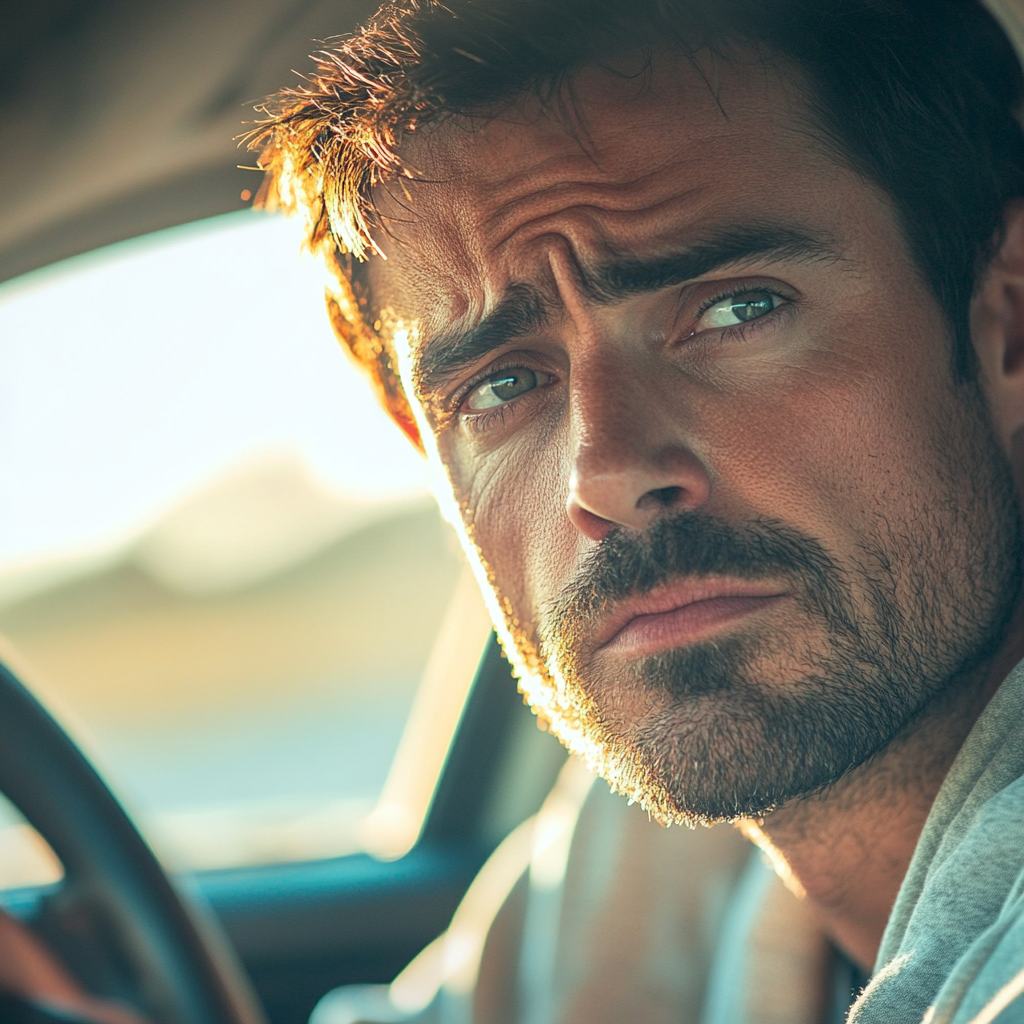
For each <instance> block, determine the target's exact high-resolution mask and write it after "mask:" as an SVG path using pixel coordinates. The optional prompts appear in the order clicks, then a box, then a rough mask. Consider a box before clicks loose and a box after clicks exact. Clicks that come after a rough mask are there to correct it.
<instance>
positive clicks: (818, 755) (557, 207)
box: [371, 57, 1020, 820]
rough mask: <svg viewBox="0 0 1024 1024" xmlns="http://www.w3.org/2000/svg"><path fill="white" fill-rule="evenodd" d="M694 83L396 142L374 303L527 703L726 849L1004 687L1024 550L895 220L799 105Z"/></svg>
mask: <svg viewBox="0 0 1024 1024" xmlns="http://www.w3.org/2000/svg"><path fill="white" fill-rule="evenodd" d="M701 72H702V74H701V73H698V71H697V70H695V69H694V68H693V67H691V65H690V64H688V63H687V62H685V61H683V60H675V59H672V58H671V57H662V58H659V59H658V60H656V61H655V63H654V70H653V74H652V75H651V77H650V79H649V80H648V79H646V78H643V77H641V78H637V77H627V76H622V75H618V76H617V75H612V74H609V73H606V72H603V71H597V70H595V71H592V72H587V73H584V74H582V75H581V76H579V78H578V79H577V81H576V83H575V102H576V108H577V112H578V114H579V119H578V120H572V119H567V117H566V116H565V113H564V108H559V109H557V110H554V111H547V112H546V111H544V110H543V109H541V108H539V107H538V106H537V105H536V104H530V103H525V102H524V104H523V105H522V106H520V107H519V108H517V109H516V110H514V111H512V112H510V113H508V114H505V115H503V116H501V117H499V118H497V119H494V120H491V121H488V122H482V123H481V124H480V125H475V126H466V125H448V126H446V127H443V128H441V129H438V130H436V131H433V132H430V133H428V134H426V135H425V136H423V137H421V138H419V139H417V140H415V142H414V143H409V144H408V146H407V148H406V150H405V152H404V155H405V157H406V159H407V162H408V164H410V165H412V166H414V167H416V168H417V170H418V171H419V172H420V179H421V180H419V181H417V182H414V183H407V184H405V185H404V186H402V187H399V186H398V185H397V184H395V185H392V186H391V187H389V188H388V189H386V190H382V192H381V195H380V207H381V209H382V210H383V212H384V214H385V215H386V217H388V229H389V237H388V238H387V239H386V240H385V243H384V246H383V247H384V250H385V252H386V255H387V257H388V259H387V261H386V262H384V261H379V260H378V261H374V264H373V266H372V267H371V283H372V290H373V293H374V296H375V298H376V299H377V300H378V302H379V303H380V304H381V305H382V306H386V307H388V309H389V313H388V316H387V317H386V318H385V319H390V320H392V321H395V322H398V323H400V324H401V325H403V326H404V328H406V330H405V331H399V332H397V334H396V339H397V343H398V344H401V345H404V346H405V348H404V349H403V351H402V352H401V353H400V361H401V362H402V365H403V380H404V383H405V386H406V388H407V390H408V391H409V393H410V394H411V395H412V396H413V398H414V402H416V403H418V408H419V409H420V411H421V413H422V418H423V422H424V424H427V425H429V429H430V431H431V433H432V435H433V438H434V441H435V442H436V451H435V455H436V457H438V458H439V459H440V460H441V462H442V463H443V465H444V467H445V469H446V470H447V475H448V479H449V480H450V485H451V488H452V491H453V494H454V497H455V499H456V500H457V502H458V505H459V508H460V509H461V515H462V518H463V521H464V523H465V526H466V533H467V537H468V538H469V539H470V540H471V543H472V546H473V551H474V553H475V555H476V557H478V558H479V559H480V560H481V563H482V565H483V566H484V567H485V568H486V570H487V572H488V574H489V578H490V579H491V580H492V582H493V585H494V588H495V591H496V593H497V595H498V597H499V603H498V605H500V609H501V614H502V615H503V617H504V626H505V635H506V643H507V645H508V644H513V645H514V659H515V660H516V661H517V663H518V666H519V668H520V671H521V672H522V673H524V675H525V677H524V685H525V687H526V689H527V692H528V695H529V696H530V699H531V702H532V703H534V704H535V706H538V707H539V708H540V709H541V710H542V711H543V712H544V713H545V714H546V715H547V716H548V717H549V718H551V719H552V724H553V726H554V728H555V729H556V731H558V732H559V733H560V734H561V735H562V736H563V737H564V738H566V739H567V740H569V742H570V743H571V744H572V745H574V746H575V747H576V748H577V749H578V750H580V751H581V752H582V753H583V754H584V755H585V756H586V757H587V758H588V759H589V760H590V761H591V763H592V764H594V765H595V766H596V767H598V768H599V770H600V771H601V772H602V773H603V774H605V775H606V777H608V778H609V780H610V781H611V782H612V783H613V784H614V785H616V786H617V787H618V788H620V789H622V790H624V791H625V792H627V793H628V794H629V795H631V796H634V797H638V798H639V799H641V800H642V801H643V802H644V803H645V805H646V806H648V807H649V808H650V809H652V810H653V811H654V812H655V813H656V814H658V815H659V816H661V817H664V818H667V819H671V818H685V819H688V820H715V819H719V818H728V817H735V816H737V815H743V814H758V813H762V812H764V811H766V810H768V809H770V808H771V807H772V806H775V805H777V804H779V803H781V802H783V801H785V800H787V799H789V798H791V797H793V796H797V795H800V794H803V793H807V792H810V791H812V790H814V789H817V788H819V787H821V786H823V785H826V784H828V783H830V782H832V781H835V780H836V779H837V778H839V777H840V776H841V775H842V774H844V773H845V772H846V771H848V770H849V769H850V768H852V767H854V766H855V765H857V764H860V763H862V762H863V761H864V760H866V759H867V758H868V757H870V756H871V755H872V754H873V753H875V752H876V751H878V750H879V749H881V748H882V747H884V746H885V745H886V744H888V742H889V741H890V740H891V739H892V738H893V737H894V736H895V735H896V734H897V733H899V732H900V731H901V730H902V729H903V728H904V727H905V726H906V725H907V723H908V722H910V721H912V720H913V719H914V718H915V716H917V715H918V714H919V713H920V712H921V711H922V709H924V708H926V707H927V706H928V705H929V703H930V702H932V701H933V700H934V699H935V698H936V697H937V696H938V695H939V694H941V693H943V692H944V691H945V690H946V689H948V687H949V686H950V685H952V684H953V683H954V682H955V680H957V679H958V678H959V677H961V676H962V675H963V674H964V673H966V672H968V671H970V670H971V669H972V668H974V667H976V666H977V665H978V664H979V663H980V662H981V661H982V660H983V659H984V658H985V657H986V656H988V655H989V654H990V653H991V650H992V648H993V646H994V645H995V644H996V643H997V642H998V640H999V637H1000V634H1001V631H1002V630H1003V629H1004V627H1005V623H1006V621H1007V617H1008V615H1009V613H1010V611H1011V609H1012V605H1013V603H1014V601H1015V600H1016V596H1017V591H1018V586H1019V579H1018V574H1019V563H1020V538H1019V529H1018V517H1017V512H1016V507H1015V504H1014V501H1013V498H1012V492H1011V487H1010V482H1009V477H1008V471H1007V466H1006V462H1005V457H1004V455H1003V453H1002V451H1001V450H1000V448H999V446H998V444H997V442H996V441H995V439H994V436H993V434H992V431H991V428H990V426H989V422H988V417H987V413H986V409H985V405H984V401H983V399H982V396H981V393H980V391H979V389H978V388H977V387H975V386H974V385H971V384H955V383H954V382H953V381H952V379H951V376H950V372H949V366H950V354H949V353H950V349H949V344H950V343H949V341H948V338H947V334H948V331H947V327H946V324H945V322H944V318H943V316H942V315H941V312H940V310H939V307H938V305H937V303H936V301H935V300H934V298H933V296H932V294H931V293H930V291H929V290H928V288H927V286H926V285H925V283H924V282H923V281H922V280H921V278H920V275H919V273H918V272H917V270H916V268H915V265H914V263H913V262H912V260H911V257H910V255H909V253H908V250H907V246H906V243H905V242H904V239H903V237H902V235H901V232H900V229H899V227H898V224H897V221H896V217H895V214H894V211H893V208H892V206H891V204H890V202H889V201H888V200H887V198H886V197H885V196H884V195H882V194H881V193H880V192H879V191H878V190H877V189H876V188H874V187H873V186H871V185H870V184H868V183H867V182H865V181H864V180H863V179H862V178H860V177H858V176H857V175H856V174H855V173H853V172H852V171H851V170H849V169H847V168H846V167H844V166H843V165H842V164H841V162H840V161H839V160H838V159H837V158H836V157H834V156H832V155H830V154H829V153H828V152H827V151H826V147H824V146H823V145H822V144H820V143H819V142H816V141H815V138H814V133H813V131H812V130H811V129H810V128H809V127H808V125H809V119H808V117H807V115H806V111H805V109H804V107H803V105H802V100H801V98H800V89H799V88H798V86H797V85H795V84H794V82H793V81H789V82H788V84H787V83H786V82H785V81H784V80H783V79H781V78H779V77H776V75H775V74H773V73H771V72H769V71H766V70H765V69H764V68H763V67H762V66H761V65H760V64H757V63H752V64H751V65H750V66H740V65H729V66H725V67H717V68H716V67H711V66H710V65H705V66H703V67H702V69H701ZM707 80H711V81H715V82H716V89H717V96H716V95H713V94H712V92H711V90H710V89H709V87H708V85H707V84H706V81H707ZM569 123H571V124H573V125H574V126H575V127H567V124H569ZM498 605H496V607H498Z"/></svg>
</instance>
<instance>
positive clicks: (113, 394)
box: [0, 211, 487, 887]
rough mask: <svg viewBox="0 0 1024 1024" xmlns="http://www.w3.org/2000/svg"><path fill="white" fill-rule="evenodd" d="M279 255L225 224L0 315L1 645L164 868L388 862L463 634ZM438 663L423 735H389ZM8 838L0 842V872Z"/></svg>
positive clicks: (379, 427) (29, 290) (396, 486)
mask: <svg viewBox="0 0 1024 1024" xmlns="http://www.w3.org/2000/svg"><path fill="white" fill-rule="evenodd" d="M297 231H298V229H297V226H296V225H295V224H293V223H292V222H290V221H288V220H286V219H283V218H276V217H271V216H269V215H265V214H258V213H254V212H251V211H247V212H244V213H241V214H231V215H227V216H224V217H219V218H214V219H212V220H209V221H206V222H202V223H200V224H196V225H190V226H186V227H183V228H177V229H173V230H170V231H165V232H161V233H159V234H157V235H153V236H149V237H147V238H144V239H139V240H135V241H132V242H128V243H122V244H119V245H117V246H112V247H110V248H108V249H107V250H103V251H100V252H97V253H93V254H89V255H88V256H84V257H77V258H75V259H73V260H69V261H66V262H65V263H64V264H62V265H58V266H55V267H51V268H47V269H46V270H43V271H39V272H36V273H34V274H30V275H26V276H25V277H24V278H22V279H19V280H15V281H12V282H9V283H8V284H6V285H3V286H2V287H0V632H2V633H3V634H4V635H5V636H6V638H7V642H8V643H9V644H10V645H11V649H12V650H13V652H14V655H15V656H16V657H17V659H18V660H19V663H20V664H22V665H24V666H25V667H26V670H27V673H28V676H29V678H30V681H31V683H32V685H33V686H34V687H35V688H36V690H37V691H38V692H39V693H40V695H41V696H42V697H43V699H44V700H45V701H46V702H47V703H48V705H49V706H50V707H51V708H52V709H53V710H54V711H55V712H56V713H57V715H58V717H59V718H60V719H61V721H62V722H63V723H64V724H65V725H66V726H67V727H68V728H69V729H70V730H71V732H72V734H73V735H74V736H75V738H76V739H77V740H78V741H79V742H80V743H81V744H82V745H83V747H84V748H85V750H86V751H87V753H88V754H89V755H90V756H91V757H92V758H93V760H94V762H95V763H96V764H97V765H98V766H99V767H100V769H101V770H102V771H103V772H104V773H105V775H106V777H107V778H108V780H109V781H110V782H111V784H112V785H113V787H114V789H115V791H116V792H117V793H118V794H119V795H120V796H121V798H122V799H123V801H124V802H125V804H126V806H127V807H128V808H129V810H130V811H131V812H132V813H133V814H134V815H135V817H136V819H137V820H138V822H139V823H140V825H141V827H142V828H143V830H144V832H146V833H147V834H148V835H149V837H150V838H151V839H152V841H153V842H154V843H155V845H156V846H157V848H158V850H159V851H160V852H162V853H163V854H164V856H165V858H167V859H168V860H169V862H170V863H172V865H174V866H181V867H186V868H210V867H220V866H229V865H238V864H257V863H270V862H279V861H287V860H297V859H309V858H316V857H325V856H335V855H340V854H345V853H349V852H354V851H356V850H360V849H364V848H366V847H367V845H370V846H371V847H373V845H374V841H375V840H374V839H373V836H374V834H375V833H374V831H373V827H371V826H374V823H376V828H377V832H376V835H377V840H378V841H379V842H378V845H379V846H380V848H381V850H382V851H383V852H390V853H392V854H394V853H396V852H401V850H402V849H403V848H405V847H407V845H408V840H409V836H410V835H413V836H414V834H415V822H410V820H408V819H409V815H410V814H412V815H413V816H414V817H415V814H416V813H418V811H416V808H420V809H421V810H425V800H424V797H423V795H422V790H423V789H424V786H425V785H427V787H428V788H429V782H430V778H432V777H433V776H431V774H430V773H431V772H433V773H434V775H435V776H436V773H437V771H439V770H440V764H441V762H442V761H443V750H444V742H445V736H446V735H447V733H445V730H448V733H450V731H451V730H452V729H454V726H455V723H456V721H457V717H458V706H459V702H460V701H461V699H462V696H464V693H465V689H466V686H467V685H468V679H469V678H471V675H472V666H473V664H474V663H475V659H476V658H477V656H478V654H479V651H480V649H481V648H482V645H483V643H484V641H485V639H486V635H487V626H486V617H485V615H484V614H483V612H482V609H481V608H480V600H479V597H478V596H477V595H476V592H475V590H474V589H473V587H472V585H471V583H470V584H467V583H466V580H465V578H464V574H465V572H466V570H465V569H464V567H463V563H462V559H461V555H460V554H459V552H458V550H457V547H456V544H455V543H454V539H453V536H452V535H451V532H450V530H449V528H448V527H447V526H446V524H444V523H443V522H442V521H441V519H440V517H439V515H438V513H437V512H436V510H435V507H434V505H433V502H432V500H431V498H430V495H429V487H428V479H427V472H426V469H425V466H424V463H423V462H422V461H421V459H420V456H419V455H418V454H417V453H416V452H415V451H414V450H413V449H412V447H411V446H410V445H409V444H408V443H407V442H406V441H405V440H404V438H402V437H401V435H400V434H399V432H398V431H396V430H394V428H393V427H392V426H391V425H390V424H389V423H388V422H387V420H386V417H385V416H384V414H383V413H382V412H381V411H380V410H379V409H378V408H377V406H376V404H375V402H374V399H373V396H372V393H371V390H370V388H369V387H368V385H367V384H366V383H365V381H363V380H362V379H361V376H360V374H359V372H358V371H357V369H356V368H355V366H354V365H353V364H352V363H351V362H350V361H349V360H348V359H347V357H346V356H345V355H344V353H343V352H342V351H341V350H340V348H339V346H338V344H337V343H336V341H335V340H334V339H333V336H332V335H331V332H330V328H329V326H328V325H327V321H326V316H325V315H324V313H323V310H322V298H321V296H322V279H321V278H320V277H319V275H318V271H317V268H316V266H315V264H314V263H313V262H312V260H310V259H309V258H308V257H302V256H301V255H300V252H299V250H300V244H299V237H298V234H297ZM460 579H462V580H463V582H462V585H461V589H460V585H459V581H460ZM453 602H454V611H453V610H452V609H453ZM467 608H468V609H469V610H468V611H467ZM446 609H447V614H448V620H449V626H448V627H447V633H446V629H445V628H442V627H443V626H444V623H445V616H446ZM452 622H454V623H455V625H454V626H452V625H451V623H452ZM467 623H469V624H470V627H467V625H466V624H467ZM453 629H454V630H455V633H454V634H453V632H452V630H453ZM467 629H468V632H467ZM442 635H445V636H447V639H446V640H445V641H444V643H446V644H447V645H448V648H447V649H446V650H447V653H446V652H445V650H442V651H441V652H440V653H438V650H437V644H436V643H435V641H436V639H437V638H438V637H441V636H442ZM453 635H455V637H456V638H455V640H454V641H453V639H452V636H453ZM453 643H454V644H455V645H456V646H459V645H460V644H461V645H462V647H463V648H465V649H464V650H463V651H462V652H461V654H459V655H456V656H455V660H456V661H458V660H459V657H461V659H462V660H461V662H460V664H462V666H463V667H462V668H461V669H459V671H457V672H455V673H454V675H456V676H459V677H460V679H461V682H459V681H454V682H450V683H449V684H443V683H442V684H441V686H442V689H444V688H445V686H446V685H447V690H446V692H447V695H448V705H449V706H448V707H447V710H445V708H444V707H441V706H440V704H443V702H440V703H439V702H438V701H437V700H436V699H432V701H431V702H430V706H431V708H434V709H435V710H434V711H433V712H431V713H432V714H433V715H434V717H433V718H430V720H429V721H426V720H425V719H424V715H425V714H426V712H424V711H420V712H418V714H417V715H416V716H413V718H414V720H411V721H409V714H410V709H411V708H412V706H413V702H414V697H415V694H416V692H417V687H418V686H419V684H420V681H421V679H425V678H426V677H431V676H432V678H433V682H431V681H430V679H429V678H427V679H426V683H425V685H427V686H431V687H433V691H434V692H435V693H436V691H437V689H438V686H439V683H438V678H439V677H443V678H445V679H447V678H449V677H450V676H451V675H452V672H451V671H449V669H448V668H447V667H445V666H446V665H448V664H450V663H451V658H452V657H453V655H452V654H451V650H450V648H451V647H452V644H453ZM432 651H433V652H434V655H433V657H434V661H433V663H432V664H433V665H434V668H433V670H432V672H426V671H425V670H426V669H427V666H428V662H430V659H431V652H432ZM438 658H442V660H443V659H448V660H447V661H446V662H445V665H442V666H441V667H440V668H439V667H438V661H437V659H438ZM460 673H461V675H460ZM453 701H454V705H453ZM421 704H422V701H421ZM438 715H440V717H437V716H438ZM428 717H429V716H428ZM407 725H408V729H407V728H406V727H407ZM403 731H405V732H406V734H407V742H406V744H405V747H404V748H403V750H404V752H403V756H402V757H400V758H398V761H396V751H397V750H398V749H399V743H400V740H401V738H402V736H403ZM438 751H440V753H439V752H438ZM410 759H412V760H413V761H415V763H414V764H412V763H410ZM389 772H390V773H391V780H390V782H389V783H388V788H387V791H386V792H385V782H386V780H388V778H389ZM396 773H398V776H396ZM399 776H400V777H399ZM410 779H414V780H415V785H413V786H412V789H414V790H417V794H418V795H415V796H414V798H413V797H411V798H409V799H408V800H406V802H405V804H402V802H401V801H400V800H397V801H396V797H395V795H394V794H395V793H399V792H408V791H410V784H409V780H410ZM403 780H404V781H403ZM382 794H383V796H384V797H385V798H386V799H384V802H383V804H382V803H381V799H382ZM410 800H411V803H410ZM410 806H411V807H412V808H413V810H412V811H410V810H409V807H410ZM375 809H376V810H375ZM0 810H2V809H0ZM403 815H404V816H405V817H404V818H403V817H402V816H403ZM397 819H401V820H400V821H399V823H398V825H396V820H397ZM368 822H369V824H368ZM26 828H27V826H25V825H24V823H23V822H21V821H20V820H18V819H16V818H14V817H12V816H11V815H10V814H8V813H6V812H5V813H2V814H0V849H3V848H4V847H3V843H4V842H6V841H9V842H11V843H15V842H21V844H22V845H21V846H19V849H27V847H26V846H25V840H24V836H25V835H26V834H27V833H26V832H25V830H26ZM396 828H397V832H396ZM388 829H390V830H391V831H390V833H388ZM382 830H383V832H382ZM381 835H384V836H385V838H384V839H381V838H380V836H381ZM388 835H390V839H389V838H388V837H387V836H388ZM396 835H397V839H396V838H395V836H396ZM5 836H6V837H7V838H6V839H5V838H4V837H5ZM17 836H21V837H22V838H21V839H20V840H19V839H17V838H16V837H17ZM40 863H41V862H40ZM26 870H27V869H26V868H24V866H23V867H21V868H19V872H18V875H17V879H15V878H14V876H13V874H12V875H11V877H10V878H7V879H5V878H4V877H2V872H0V887H2V886H3V885H4V884H7V885H11V884H18V882H19V880H23V879H24V877H25V876H26ZM53 870H54V869H53V866H52V863H50V864H49V867H48V868H47V869H46V870H44V868H43V867H42V866H40V867H39V873H40V878H41V879H43V878H46V877H51V876H52V874H53ZM47 871H49V875H47ZM29 874H31V872H29Z"/></svg>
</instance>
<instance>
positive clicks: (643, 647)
mask: <svg viewBox="0 0 1024 1024" xmlns="http://www.w3.org/2000/svg"><path fill="white" fill-rule="evenodd" d="M788 596H789V595H788V593H787V592H786V591H785V590H780V589H779V586H778V584H772V583H771V582H768V581H765V583H763V584H759V583H756V582H751V581H750V580H728V579H716V580H706V579H705V580H680V581H679V582H677V583H671V584H669V585H667V586H664V587H659V588H658V589H656V590H654V591H651V592H650V593H647V594H641V595H638V596H637V597H632V598H627V599H626V600H625V601H623V602H622V603H621V604H619V605H617V606H616V608H615V609H614V611H613V612H612V613H611V615H609V616H608V618H607V619H605V621H604V622H603V623H602V624H601V627H600V628H599V629H598V630H597V632H596V633H595V635H594V644H595V649H597V650H600V649H609V648H613V649H616V650H622V651H626V650H628V651H629V652H630V653H635V654H642V653H652V652H653V651H656V650H660V649H664V648H668V647H679V646H682V645H683V644H686V643H690V642H692V641H694V640H698V639H700V638H701V637H703V636H705V635H707V634H709V633H712V632H715V631H716V630H717V629H719V628H721V627H722V626H723V625H725V624H726V623H728V622H732V621H734V620H735V619H738V618H742V617H744V616H746V615H750V614H752V613H754V612H756V611H760V610H761V609H763V608H765V607H767V606H769V605H772V604H775V603H776V602H777V601H779V600H780V599H782V598H785V597H788Z"/></svg>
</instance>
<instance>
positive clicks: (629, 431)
mask: <svg viewBox="0 0 1024 1024" xmlns="http://www.w3.org/2000/svg"><path fill="white" fill-rule="evenodd" d="M574 377H575V378H576V379H575V380H574V381H573V386H572V388H571V391H572V399H571V400H572V416H573V433H574V436H575V438H576V444H575V451H574V457H573V463H572V468H571V472H570V479H569V496H568V513H569V519H570V520H571V521H572V523H573V525H574V526H575V527H576V529H577V530H579V531H580V533H582V534H583V535H584V536H586V537H588V538H590V539H591V540H595V541H599V540H601V539H603V538H604V537H605V536H606V535H607V533H608V532H609V531H610V530H612V529H613V528H614V527H616V526H624V527H626V528H628V529H630V530H637V531H641V530H644V529H646V528H647V527H649V526H650V525H651V524H652V523H653V522H654V521H655V520H656V519H658V518H660V517H662V516H665V515H670V514H673V513H678V512H682V511H692V510H694V509H697V508H700V507H701V506H702V505H703V504H704V503H705V502H706V501H707V500H708V498H709V497H710V494H711V477H710V474H709V472H708V470H707V467H706V466H705V465H704V463H703V462H702V460H701V459H700V458H699V456H698V455H697V454H696V452H695V451H694V450H693V449H692V448H691V447H690V445H689V444H688V443H687V441H686V440H685V436H684V435H685V428H684V425H683V423H682V422H681V417H680V416H674V415H672V413H673V410H675V411H677V412H678V411H680V410H679V407H678V404H676V403H673V401H672V400H671V399H668V400H666V396H664V395H663V394H659V393H658V392H659V388H658V385H657V384H655V383H654V382H650V383H651V385H652V386H651V387H650V388H645V387H644V386H643V382H641V381H637V380H635V379H634V380H633V381H632V386H629V375H628V371H627V373H586V372H580V373H577V374H574ZM677 397H679V396H677Z"/></svg>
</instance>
